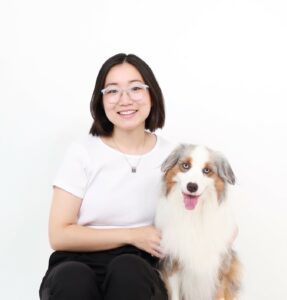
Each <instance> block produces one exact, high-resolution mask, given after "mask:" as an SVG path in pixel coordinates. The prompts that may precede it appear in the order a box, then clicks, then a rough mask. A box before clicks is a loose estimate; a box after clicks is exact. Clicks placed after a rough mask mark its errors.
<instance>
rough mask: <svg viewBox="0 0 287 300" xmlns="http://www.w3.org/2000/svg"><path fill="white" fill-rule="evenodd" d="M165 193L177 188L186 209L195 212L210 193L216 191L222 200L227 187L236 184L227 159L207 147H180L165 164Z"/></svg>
mask: <svg viewBox="0 0 287 300" xmlns="http://www.w3.org/2000/svg"><path fill="white" fill-rule="evenodd" d="M162 171H163V172H164V180H165V184H166V194H167V195H168V194H169V193H170V192H171V191H172V190H173V188H177V189H179V190H180V192H181V193H182V195H183V199H184V204H185V207H186V208H187V209H194V208H195V206H196V204H197V202H198V199H199V198H200V197H201V196H202V195H203V194H204V193H207V192H213V193H214V192H215V193H216V195H217V199H218V201H219V202H220V201H222V199H223V198H224V194H225V189H226V184H227V183H229V184H235V176H234V173H233V171H232V169H231V167H230V164H229V163H228V161H227V160H226V158H225V157H224V156H223V155H222V154H221V153H219V152H217V151H213V150H211V149H209V148H206V147H204V146H195V145H185V144H182V145H180V146H179V147H177V148H176V149H175V150H174V151H173V152H172V153H171V154H170V155H169V156H168V157H167V159H166V160H165V161H164V163H163V164H162Z"/></svg>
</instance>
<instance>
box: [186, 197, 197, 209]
mask: <svg viewBox="0 0 287 300" xmlns="http://www.w3.org/2000/svg"><path fill="white" fill-rule="evenodd" d="M198 198H199V196H191V195H187V194H183V200H184V205H185V208H186V209H194V208H195V206H196V204H197V201H198Z"/></svg>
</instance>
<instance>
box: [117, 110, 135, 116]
mask: <svg viewBox="0 0 287 300" xmlns="http://www.w3.org/2000/svg"><path fill="white" fill-rule="evenodd" d="M135 112H136V111H135V110H129V111H120V112H119V114H120V115H131V114H133V113H135Z"/></svg>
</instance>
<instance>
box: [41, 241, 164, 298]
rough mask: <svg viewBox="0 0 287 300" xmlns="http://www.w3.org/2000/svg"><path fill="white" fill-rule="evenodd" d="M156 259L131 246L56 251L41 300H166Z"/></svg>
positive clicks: (42, 288)
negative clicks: (98, 249)
mask: <svg viewBox="0 0 287 300" xmlns="http://www.w3.org/2000/svg"><path fill="white" fill-rule="evenodd" d="M157 262H158V261H157V259H156V258H154V257H152V256H150V255H149V254H148V253H146V252H144V251H141V250H139V249H137V248H135V247H133V246H125V247H121V248H116V249H112V250H107V251H97V252H66V251H56V252H54V253H53V254H52V255H51V257H50V260H49V267H48V271H47V273H46V275H45V277H44V278H43V281H42V284H41V287H40V292H39V293H40V299H41V300H103V299H105V300H151V299H152V300H167V292H166V289H165V287H164V284H163V282H162V280H161V278H160V276H159V273H158V271H157V269H156V266H157Z"/></svg>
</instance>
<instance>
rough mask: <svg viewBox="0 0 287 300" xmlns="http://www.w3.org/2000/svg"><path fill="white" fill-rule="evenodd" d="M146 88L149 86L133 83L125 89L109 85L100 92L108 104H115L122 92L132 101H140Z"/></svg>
mask: <svg viewBox="0 0 287 300" xmlns="http://www.w3.org/2000/svg"><path fill="white" fill-rule="evenodd" d="M148 88H149V86H148V85H146V84H143V83H135V84H133V85H131V86H129V87H128V88H126V89H122V88H120V87H118V86H114V85H110V86H108V87H106V88H105V89H102V90H101V92H102V94H103V96H104V97H105V98H106V100H107V101H108V102H109V103H110V104H116V103H117V102H119V100H120V98H121V96H122V94H123V92H126V93H127V94H128V95H129V97H130V98H131V99H132V100H133V101H140V100H142V99H143V97H144V95H145V92H146V90H147V89H148Z"/></svg>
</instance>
